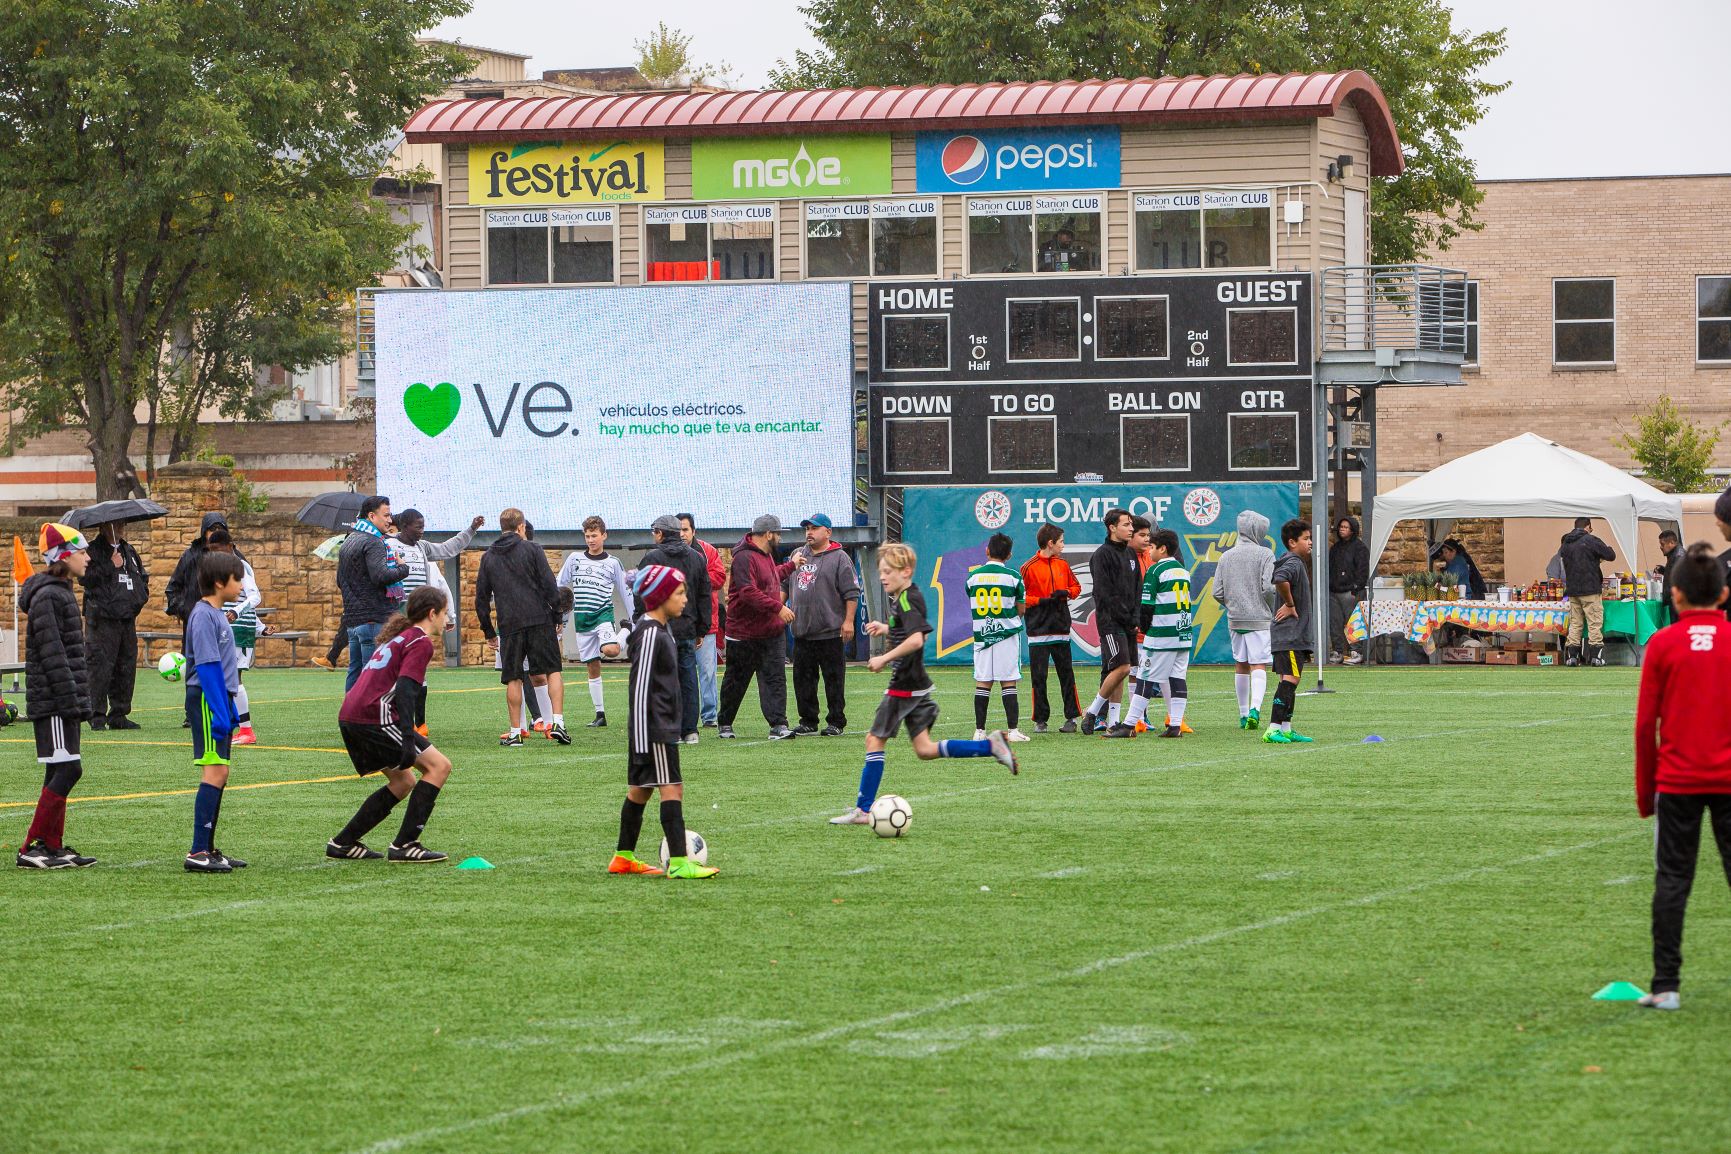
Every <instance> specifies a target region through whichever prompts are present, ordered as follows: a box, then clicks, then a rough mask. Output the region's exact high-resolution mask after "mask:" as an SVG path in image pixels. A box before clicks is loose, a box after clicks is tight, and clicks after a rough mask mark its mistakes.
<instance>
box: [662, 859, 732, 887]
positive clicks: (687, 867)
mask: <svg viewBox="0 0 1731 1154" xmlns="http://www.w3.org/2000/svg"><path fill="white" fill-rule="evenodd" d="M720 872H721V871H720V870H718V869H716V868H715V867H714V866H708V865H698V864H697V863H696V862H694V861H692V860H691V859H690V858H688V857H676V858H674V859H673V860H672V861H670V862H668V863H667V876H668V877H670V878H679V879H680V880H681V881H698V880H700V879H702V878H712V877H714V876H715V875H716V874H718V873H720Z"/></svg>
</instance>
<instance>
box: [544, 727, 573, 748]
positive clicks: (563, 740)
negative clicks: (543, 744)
mask: <svg viewBox="0 0 1731 1154" xmlns="http://www.w3.org/2000/svg"><path fill="white" fill-rule="evenodd" d="M547 740H548V741H557V742H558V743H559V744H560V745H570V744H571V735H570V734H569V733H566V732H565V727H564V726H563V725H550V726H548V727H547Z"/></svg>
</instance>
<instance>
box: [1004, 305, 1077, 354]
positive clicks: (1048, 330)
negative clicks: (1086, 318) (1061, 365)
mask: <svg viewBox="0 0 1731 1154" xmlns="http://www.w3.org/2000/svg"><path fill="white" fill-rule="evenodd" d="M1004 321H1005V324H1006V326H1007V328H1008V335H1009V341H1008V344H1007V346H1006V347H1007V348H1008V349H1009V359H1010V360H1011V361H1079V360H1081V359H1082V300H1081V298H1080V297H1035V298H1032V299H1028V298H1023V299H1020V300H1018V299H1015V298H1012V299H1010V300H1006V301H1005V302H1004Z"/></svg>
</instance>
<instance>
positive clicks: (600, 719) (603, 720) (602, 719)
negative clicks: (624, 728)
mask: <svg viewBox="0 0 1731 1154" xmlns="http://www.w3.org/2000/svg"><path fill="white" fill-rule="evenodd" d="M584 728H586V729H606V728H607V715H606V714H605V713H597V714H596V715H595V720H594V721H591V722H590V723H589V724H588V725H587V726H585V727H584Z"/></svg>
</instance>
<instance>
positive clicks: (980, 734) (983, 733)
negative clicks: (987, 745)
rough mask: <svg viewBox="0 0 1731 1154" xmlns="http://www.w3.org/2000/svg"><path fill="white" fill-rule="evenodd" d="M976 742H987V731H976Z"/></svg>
mask: <svg viewBox="0 0 1731 1154" xmlns="http://www.w3.org/2000/svg"><path fill="white" fill-rule="evenodd" d="M974 740H975V741H984V740H986V731H985V730H983V729H976V730H974Z"/></svg>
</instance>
